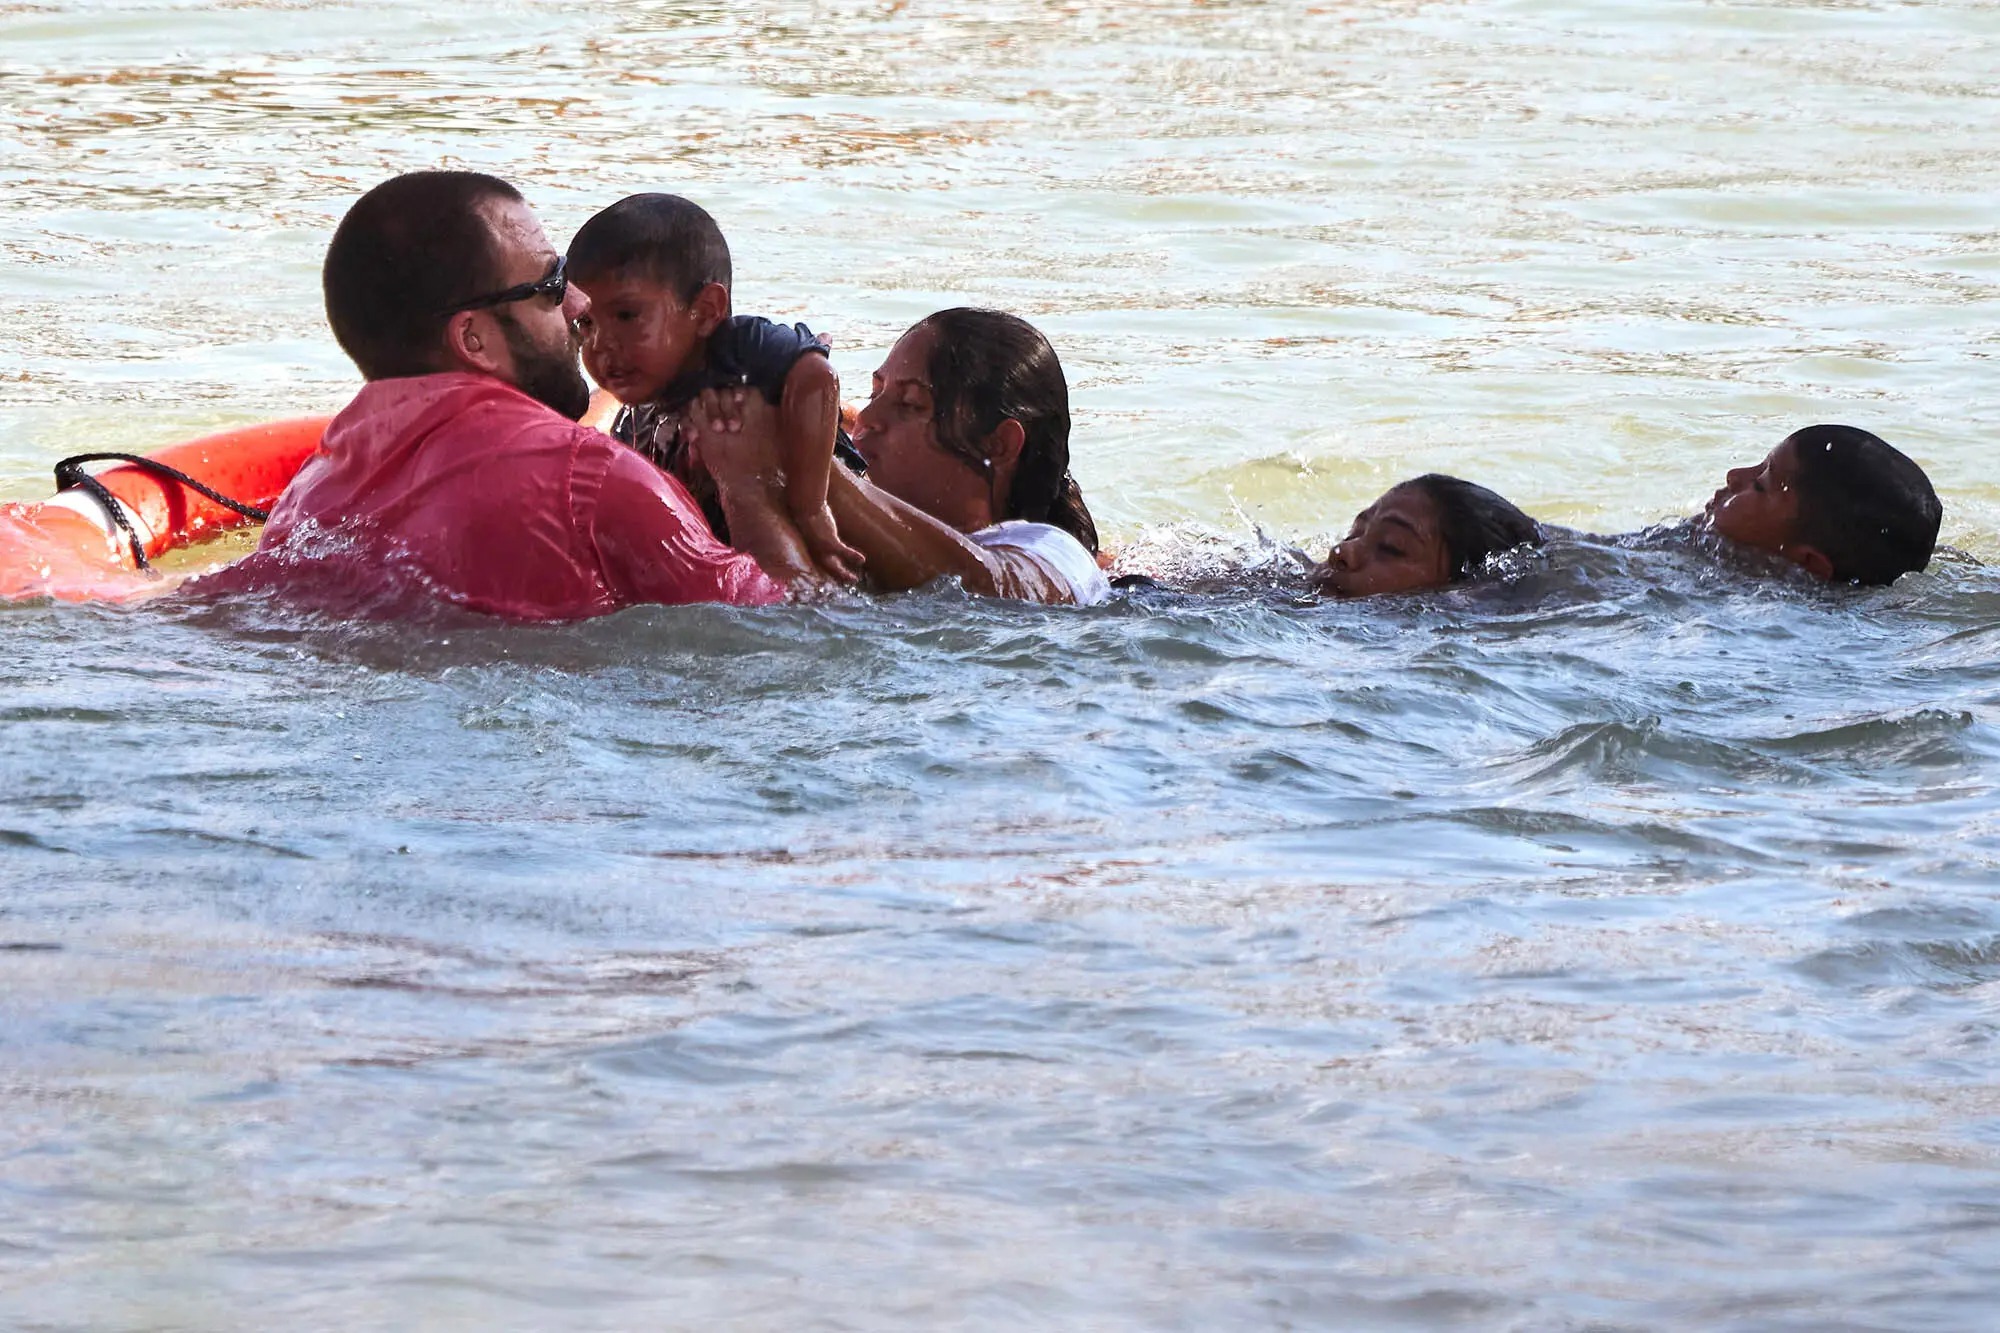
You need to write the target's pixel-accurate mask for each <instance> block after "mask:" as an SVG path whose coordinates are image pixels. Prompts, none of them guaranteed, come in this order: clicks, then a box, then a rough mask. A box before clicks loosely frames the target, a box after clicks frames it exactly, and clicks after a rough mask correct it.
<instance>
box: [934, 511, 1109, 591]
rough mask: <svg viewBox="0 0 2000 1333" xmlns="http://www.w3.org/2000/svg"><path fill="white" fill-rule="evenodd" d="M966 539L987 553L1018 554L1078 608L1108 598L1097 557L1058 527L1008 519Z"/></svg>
mask: <svg viewBox="0 0 2000 1333" xmlns="http://www.w3.org/2000/svg"><path fill="white" fill-rule="evenodd" d="M966 536H967V537H969V538H971V539H972V540H973V541H975V542H978V543H979V544H980V545H981V546H984V547H986V548H987V549H988V550H999V549H1003V548H1004V549H1008V550H1014V551H1019V552H1020V553H1021V554H1022V555H1024V556H1026V557H1027V558H1028V559H1029V560H1030V561H1031V562H1032V563H1033V564H1034V566H1035V568H1037V569H1039V570H1041V571H1042V572H1043V573H1044V574H1046V575H1047V576H1048V577H1049V579H1050V580H1051V581H1052V582H1054V584H1055V585H1056V586H1057V587H1058V588H1067V589H1068V590H1069V594H1070V598H1069V599H1070V600H1071V601H1073V602H1075V603H1076V604H1077V605H1078V606H1095V605H1097V604H1098V603H1099V602H1103V601H1108V600H1109V599H1110V597H1111V580H1109V579H1108V578H1106V577H1105V576H1104V571H1103V570H1102V569H1099V568H1098V567H1097V558H1096V557H1095V556H1093V555H1091V553H1090V552H1089V551H1088V550H1086V549H1084V545H1083V543H1082V542H1080V541H1078V540H1077V539H1076V538H1074V537H1072V536H1070V535H1069V534H1068V533H1067V532H1064V531H1063V530H1062V529H1061V528H1058V527H1053V526H1051V525H1049V524H1047V523H1027V522H1023V521H1022V520H1020V519H1009V520H1008V521H1007V522H1005V523H995V524H994V525H993V526H992V527H990V528H981V529H980V530H979V531H977V532H969V533H967V534H966Z"/></svg>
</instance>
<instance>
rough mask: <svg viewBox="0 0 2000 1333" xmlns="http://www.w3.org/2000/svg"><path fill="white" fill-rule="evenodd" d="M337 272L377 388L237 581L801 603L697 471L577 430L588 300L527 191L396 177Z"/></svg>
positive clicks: (339, 333) (331, 440) (539, 601)
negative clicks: (743, 545)
mask: <svg viewBox="0 0 2000 1333" xmlns="http://www.w3.org/2000/svg"><path fill="white" fill-rule="evenodd" d="M322 279H323V284H324V288H325V293H326V310H327V319H328V321H329V323H331V324H332V326H333V334H334V337H335V338H336V339H337V340H338V341H339V343H340V345H341V348H342V350H344V351H345V352H346V353H347V354H348V355H349V356H350V357H351V358H352V359H353V361H354V363H355V365H356V366H357V367H359V368H360V370H361V374H362V376H363V378H364V379H366V380H367V383H366V384H365V385H364V386H363V387H362V390H361V392H360V393H359V394H358V395H356V397H355V399H354V401H353V402H351V403H350V404H348V406H347V407H346V409H345V410H343V411H342V412H341V413H340V415H339V416H337V417H335V418H334V420H333V422H332V424H331V425H329V426H328V427H327V432H326V438H325V441H324V443H323V444H322V445H321V448H320V452H319V453H318V454H316V455H314V457H313V458H312V459H311V460H309V461H308V462H307V463H306V465H305V467H304V468H302V469H301V470H300V472H299V475H298V476H297V477H296V478H295V479H294V480H293V482H292V484H291V486H290V487H288V488H287V489H286V491H285V493H284V495H283V496H281V497H280V498H279V500H278V503H277V505H276V506H275V507H274V508H273V510H272V513H271V521H270V523H269V524H268V525H267V526H266V527H265V529H264V535H263V539H262V541H261V542H260V543H259V545H258V548H257V553H256V554H255V555H254V556H252V557H251V558H250V559H249V560H246V561H244V562H243V563H242V564H239V565H238V566H237V567H236V569H235V570H234V571H232V577H230V579H229V580H228V581H229V582H230V583H232V584H237V585H239V586H241V585H242V584H244V583H246V582H247V583H249V584H253V585H254V584H260V583H262V584H273V583H275V584H281V585H282V586H284V587H285V588H286V589H287V590H288V591H290V592H292V593H303V594H305V595H306V597H307V598H308V600H311V601H314V602H318V603H321V604H323V605H327V606H330V607H334V608H341V609H350V610H367V611H374V612H377V613H385V612H386V613H394V612H398V611H407V610H411V609H416V608H417V607H419V606H420V605H421V604H422V603H423V602H425V601H427V600H430V599H438V600H443V601H447V602H453V603H457V604H458V605H460V606H464V607H467V608H469V609H472V610H476V611H484V612H487V613H489V614H493V615H498V616H505V617H507V618H509V619H515V620H570V619H577V618H581V617H584V616H593V615H601V614H603V613H605V612H607V611H613V610H616V609H617V608H619V607H621V606H628V605H631V604H634V603H639V602H667V603H679V602H700V601H718V602H734V603H738V604H743V605H759V604H763V603H768V602H775V601H779V600H781V599H782V598H783V597H784V596H785V590H784V589H783V588H782V587H780V586H779V585H778V584H776V583H775V582H773V581H772V580H771V579H770V578H768V577H766V575H765V574H764V573H763V571H762V570H760V569H759V568H758V567H757V564H756V562H755V561H754V560H752V559H751V558H750V557H749V556H747V555H744V554H742V553H740V552H737V551H732V550H731V549H729V548H728V547H726V546H724V545H723V544H722V543H721V542H719V541H717V540H716V538H715V536H714V534H713V533H712V532H711V531H710V530H709V527H708V524H707V521H706V520H705V519H704V518H703V517H702V513H701V509H700V507H699V506H698V505H697V504H696V503H695V502H694V500H693V499H692V497H690V496H689V494H688V492H687V491H686V489H685V488H683V487H682V485H681V483H680V482H678V481H676V480H675V479H674V478H672V477H670V476H667V475H666V474H664V473H662V472H661V471H659V469H657V468H655V467H654V466H653V465H652V464H651V463H649V462H647V461H646V459H644V458H643V457H641V456H640V455H639V454H637V453H635V452H633V451H632V450H630V449H628V448H626V447H625V446H624V445H622V444H619V443H618V442H616V441H615V440H613V439H611V438H610V437H609V436H607V435H605V434H603V433H601V432H599V431H597V430H594V429H591V428H589V427H586V426H581V425H578V424H577V422H576V418H577V417H579V416H581V415H582V414H583V411H584V409H585V407H586V406H587V404H588V402H589V397H590V394H589V389H588V387H587V386H586V385H585V383H584V380H583V375H582V372H581V371H580V370H579V368H578V364H577V345H576V342H575V339H574V336H573V334H572V331H571V327H572V322H573V321H574V320H575V319H576V318H577V316H579V315H581V314H582V313H583V312H584V309H585V307H586V304H587V303H586V302H585V300H584V298H583V296H582V294H581V293H579V292H577V291H576V289H575V288H572V287H569V286H568V284H567V281H566V278H565V276H564V272H563V260H562V256H561V255H559V254H558V253H557V252H556V249H555V247H554V246H552V245H550V244H549V241H548V238H547V237H546V236H544V235H543V233H542V227H541V223H540V222H538V221H537V220H536V218H535V215H534V213H533V211H532V210H530V209H529V207H528V205H527V203H526V202H525V201H524V200H523V199H522V198H521V195H520V193H519V191H517V190H515V189H514V187H512V186H511V185H508V184H507V183H506V182H505V181H501V180H497V179H495V178H494V177H491V176H484V175H478V174H476V173H473V172H456V171H449V172H448V171H424V172H414V173H412V174H409V175H405V176H398V177H396V178H394V179H393V180H389V181H387V182H384V183H383V184H381V185H378V186H377V187H375V188H374V189H373V190H370V191H369V192H368V193H367V194H365V195H363V196H362V197H361V199H360V200H359V201H358V202H357V203H356V204H355V205H354V207H353V208H352V209H350V210H349V211H348V214H347V216H346V217H345V218H343V219H342V220H341V223H340V226H339V228H338V229H337V230H336V231H335V233H334V237H333V242H332V244H331V245H330V246H329V247H328V249H327V256H326V264H325V268H324V270H323V273H322Z"/></svg>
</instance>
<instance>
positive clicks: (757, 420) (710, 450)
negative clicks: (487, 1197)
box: [689, 391, 1072, 602]
mask: <svg viewBox="0 0 2000 1333" xmlns="http://www.w3.org/2000/svg"><path fill="white" fill-rule="evenodd" d="M689 423H690V425H691V426H692V427H693V430H692V431H691V432H690V433H691V435H692V436H693V439H694V444H695V447H696V449H697V450H699V451H700V453H701V455H702V457H703V459H704V460H705V461H706V462H707V465H708V469H709V472H710V474H711V475H712V476H714V478H715V481H716V485H717V486H718V487H719V488H720V489H721V491H722V494H723V498H724V505H725V507H726V506H727V504H728V496H729V492H730V490H731V488H732V487H736V488H746V489H755V488H757V487H760V486H762V485H764V484H766V479H765V478H764V477H762V476H761V475H760V473H759V472H758V470H757V468H756V466H755V465H754V463H752V461H751V460H753V459H756V458H760V457H762V458H769V457H772V456H774V455H775V453H776V444H777V434H778V430H779V420H778V413H777V411H776V409H774V408H772V407H771V406H770V404H768V403H767V402H765V401H764V397H763V395H762V394H757V393H750V394H744V393H739V392H731V393H728V394H726V395H725V394H718V393H716V392H714V391H711V392H709V393H704V394H703V395H702V396H701V398H700V399H699V400H697V402H696V403H694V404H693V405H692V406H691V410H690V414H689ZM711 442H712V443H711ZM746 446H747V447H746ZM826 499H827V506H828V507H829V508H830V509H832V510H833V517H834V522H835V523H837V524H838V525H839V528H840V537H841V540H843V541H845V542H846V543H847V544H848V545H849V546H852V547H853V548H854V549H855V550H857V551H859V552H860V553H861V556H862V559H863V560H864V561H866V562H867V563H866V566H865V568H866V570H867V577H868V580H869V582H871V583H872V584H874V585H875V586H876V587H877V588H880V589H882V590H883V591H885V592H902V591H904V590H905V589H908V588H920V587H922V586H923V585H924V584H926V583H931V582H933V581H935V580H937V579H942V578H955V579H957V580H958V581H959V582H960V583H961V584H963V585H964V586H965V589H966V590H967V591H968V592H973V593H977V594H979V595H980V596H983V597H1012V598H1018V599H1020V600H1023V601H1030V602H1068V601H1070V600H1072V599H1071V596H1070V593H1069V589H1068V587H1067V585H1066V584H1059V583H1058V581H1057V580H1055V579H1053V578H1051V577H1050V575H1049V573H1048V571H1046V570H1045V569H1043V568H1042V567H1041V566H1040V565H1039V564H1038V563H1036V561H1035V560H1034V559H1033V558H1031V557H1030V556H1029V555H1028V554H1027V553H1026V552H1024V551H1018V550H1015V549H1013V548H1009V547H998V548H989V547H985V546H981V545H980V544H979V543H977V542H975V541H973V540H972V539H971V538H969V537H966V536H964V535H963V534H961V533H960V532H959V531H958V530H957V529H955V528H952V527H950V526H949V525H947V524H944V523H941V522H939V521H938V520H937V519H934V518H932V517H931V516H930V515H929V514H926V513H925V512H924V511H923V510H921V509H918V508H917V507H916V506H914V505H910V504H906V503H905V502H903V501H902V500H898V499H897V498H896V497H895V496H893V495H890V494H889V493H888V492H887V491H884V490H882V489H881V488H880V487H877V486H875V485H873V484H871V483H870V482H868V481H867V480H865V479H864V478H861V477H857V476H855V475H854V474H853V473H852V472H850V471H848V470H847V469H846V468H844V467H834V468H831V469H830V470H829V475H828V477H827V492H826ZM732 527H733V520H732Z"/></svg>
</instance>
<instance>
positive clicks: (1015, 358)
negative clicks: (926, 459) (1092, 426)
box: [917, 306, 1097, 555]
mask: <svg viewBox="0 0 2000 1333" xmlns="http://www.w3.org/2000/svg"><path fill="white" fill-rule="evenodd" d="M917 327H918V328H920V329H929V330H930V332H931V354H930V364H929V367H928V370H929V373H930V379H931V401H932V402H933V403H934V404H935V417H934V420H935V421H936V423H937V434H938V443H940V444H942V445H943V446H944V447H945V448H947V449H949V450H951V451H952V452H953V453H955V454H957V455H958V456H959V457H961V458H965V459H967V460H969V461H971V462H973V463H975V464H984V463H985V462H986V461H988V460H987V459H986V456H985V454H984V453H983V452H982V451H981V450H980V447H979V441H981V440H983V439H985V438H986V437H987V436H988V435H991V434H992V433H993V432H994V431H995V430H997V429H998V428H999V426H1000V423H1001V422H1002V421H1005V420H1007V419H1009V418H1012V419H1013V420H1015V421H1018V422H1020V423H1021V431H1022V434H1023V436H1024V440H1023V443H1022V446H1021V457H1020V460H1019V461H1018V462H1017V463H1016V464H1015V465H1014V481H1013V485H1012V487H1011V489H1010V490H1009V492H1008V495H1007V512H1006V513H1004V514H999V515H996V516H995V517H997V518H1001V519H1025V520H1027V521H1028V522H1030V523H1047V524H1050V525H1052V526H1054V527H1058V528H1061V529H1062V530H1063V531H1064V532H1067V533H1068V534H1069V535H1070V536H1072V537H1074V538H1076V539H1077V540H1078V541H1079V542H1081V543H1083V546H1084V549H1085V550H1087V551H1089V552H1090V553H1091V554H1092V555H1095V554H1096V553H1097V523H1096V522H1095V520H1093V519H1092V518H1091V517H1090V510H1089V508H1088V507H1086V506H1085V505H1084V503H1083V491H1082V489H1081V488H1079V487H1078V486H1077V484H1076V479H1075V478H1074V477H1072V476H1070V473H1069V381H1068V380H1067V379H1065V378H1064V377H1063V368H1062V362H1061V361H1059V360H1058V359H1057V358H1056V349H1055V348H1054V347H1052V346H1050V345H1049V340H1048V339H1047V338H1044V337H1043V336H1042V334H1041V331H1040V330H1038V329H1037V328H1036V327H1035V326H1034V325H1032V324H1030V323H1028V321H1027V320H1025V319H1022V318H1021V317H1020V316H1019V315H1010V314H1007V313H1006V312H1005V311H1001V310H976V309H972V308H970V307H966V306H958V307H954V308H953V309H950V310H940V311H938V312H937V313H936V314H935V315H932V316H930V317H929V318H927V319H925V320H923V321H922V322H920V323H919V324H918V325H917Z"/></svg>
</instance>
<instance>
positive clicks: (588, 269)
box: [568, 194, 861, 583]
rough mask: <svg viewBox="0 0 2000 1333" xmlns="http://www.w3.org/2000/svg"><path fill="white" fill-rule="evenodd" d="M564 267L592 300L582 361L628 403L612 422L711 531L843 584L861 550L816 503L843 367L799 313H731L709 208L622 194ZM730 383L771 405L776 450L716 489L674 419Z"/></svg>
mask: <svg viewBox="0 0 2000 1333" xmlns="http://www.w3.org/2000/svg"><path fill="white" fill-rule="evenodd" d="M568 274H569V280H570V281H571V282H572V283H574V284H576V286H577V287H578V288H580V289H581V290H582V291H583V292H584V294H585V295H586V296H588V297H589V298H590V309H589V311H588V312H587V313H586V314H585V315H584V316H583V317H582V318H581V319H579V320H578V321H577V332H578V334H579V336H580V338H581V341H582V346H583V364H584V368H585V369H586V370H588V371H589V372H590V374H591V378H593V379H595V380H596V381H597V382H598V383H599V384H600V385H602V386H603V387H604V388H605V389H606V390H607V391H609V392H610V393H611V394H612V395H613V396H614V397H616V398H617V399H618V401H619V402H620V403H622V404H624V410H623V411H622V412H620V413H619V414H618V417H617V419H616V421H614V422H613V424H612V427H611V433H612V434H613V435H614V436H616V437H617V438H618V439H620V440H622V441H624V442H625V443H626V444H629V445H631V446H632V447H633V448H635V449H637V450H638V451H639V452H640V453H642V454H644V455H646V457H648V458H650V459H651V460H652V461H653V462H654V463H655V464H656V465H657V466H659V467H660V468H661V469H662V470H663V471H666V472H668V473H670V474H672V475H673V476H675V477H677V478H679V480H680V481H681V482H682V483H683V484H685V485H686V486H687V487H688V489H689V490H690V491H692V492H693V493H694V495H695V497H696V499H698V500H699V501H700V502H701V505H702V508H703V510H704V512H705V513H706V514H707V515H708V519H709V523H710V525H711V526H712V527H714V529H715V532H716V535H717V536H718V537H721V538H722V539H723V540H724V541H726V542H728V543H729V544H730V545H732V546H734V547H736V548H737V549H738V550H741V551H746V552H748V553H749V554H751V555H752V556H754V557H755V558H756V560H757V563H758V564H759V565H761V566H762V567H763V568H764V570H765V572H766V573H768V574H770V575H771V576H772V577H773V578H776V579H779V580H780V581H783V582H787V583H790V582H795V581H798V580H801V579H805V580H816V579H818V578H821V577H824V576H825V575H831V576H833V577H834V578H836V579H838V580H840V581H842V582H845V583H852V582H853V581H854V580H855V578H856V576H857V575H858V573H859V571H860V566H861V555H860V553H859V552H857V551H855V550H854V549H852V548H851V547H849V546H848V545H847V544H846V543H844V542H842V541H841V540H840V536H839V533H838V531H837V530H836V528H835V526H834V520H833V515H832V513H831V512H830V511H829V510H828V508H827V502H826V488H827V469H828V466H829V464H830V462H831V459H832V451H833V448H834V444H835V440H836V436H837V431H838V427H839V416H840V380H839V377H838V376H836V375H835V374H834V370H833V365H832V362H831V361H830V360H829V359H828V354H827V348H826V344H825V343H824V342H822V341H821V340H819V339H818V338H815V337H814V336H813V334H812V331H811V330H810V329H808V328H807V327H806V326H805V325H803V324H799V325H795V326H793V327H791V328H786V327H785V326H783V325H781V324H774V323H772V322H771V321H770V320H767V319H761V318H758V317H756V316H752V315H734V314H733V313H732V311H731V309H730V293H729V286H730V263H729V246H728V244H727V243H726V242H725V241H724V240H723V239H722V231H721V229H720V228H719V227H717V226H716V225H715V219H714V218H712V217H710V216H709V215H708V213H707V212H706V211H705V210H704V209H702V208H701V207H699V206H698V205H696V204H694V203H691V202H689V201H688V200H686V199H683V198H681V197H680V196H679V195H672V194H635V195H632V196H630V197H628V198H625V199H621V200H619V201H618V202H617V203H615V204H613V205H611V207H609V208H607V209H605V210H603V211H602V212H600V213H598V214H597V215H596V216H595V217H593V218H591V219H590V220H589V221H588V222H586V223H584V224H583V227H582V228H581V229H580V230H579V231H578V232H577V233H576V236H575V238H574V239H573V240H571V242H570V246H569V255H568ZM726 386H748V387H753V388H755V389H757V390H759V391H760V392H762V394H763V395H764V397H765V398H766V399H767V400H769V401H770V402H771V403H772V404H773V405H774V406H776V407H777V408H778V419H779V436H778V450H777V453H778V457H777V459H776V467H775V468H773V469H772V470H770V471H769V472H768V473H766V474H765V475H764V478H763V480H764V482H765V484H764V486H763V487H761V488H752V489H744V488H734V489H732V490H730V491H728V492H726V493H725V494H724V495H721V496H718V494H717V492H716V488H715V486H714V484H713V483H712V482H711V481H710V479H709V477H708V476H707V469H706V468H705V467H704V466H703V465H702V462H701V459H700V457H699V452H698V450H695V449H690V448H689V447H688V440H687V439H685V438H684V436H683V426H684V424H685V417H686V410H687V407H688V404H689V403H691V402H692V401H693V400H694V398H695V397H696V396H697V395H698V394H700V393H701V392H702V391H703V390H705V389H715V388H722V387H726Z"/></svg>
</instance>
